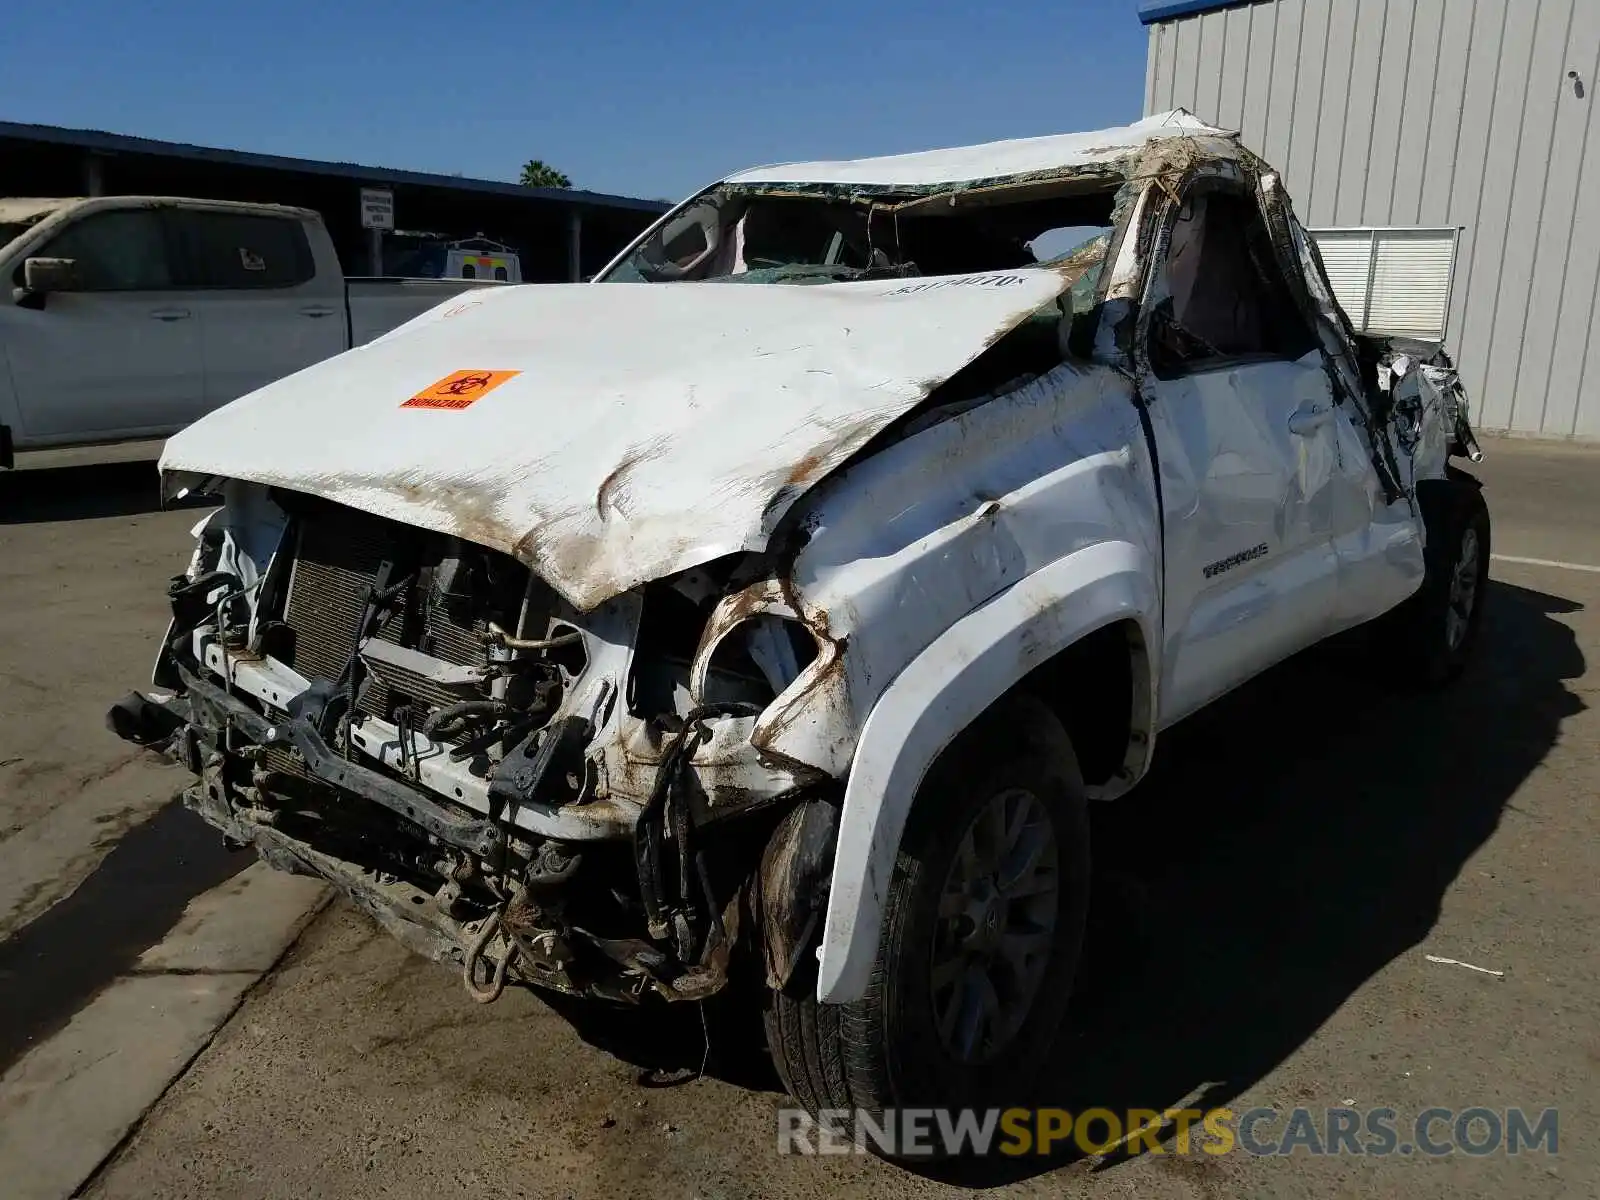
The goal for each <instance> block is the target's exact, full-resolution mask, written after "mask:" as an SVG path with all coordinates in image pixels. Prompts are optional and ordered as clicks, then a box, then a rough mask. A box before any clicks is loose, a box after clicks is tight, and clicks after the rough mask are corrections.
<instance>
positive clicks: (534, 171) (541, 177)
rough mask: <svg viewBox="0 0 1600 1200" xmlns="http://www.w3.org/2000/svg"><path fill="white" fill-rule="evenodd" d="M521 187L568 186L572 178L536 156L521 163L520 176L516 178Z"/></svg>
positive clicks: (570, 184)
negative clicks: (518, 178)
mask: <svg viewBox="0 0 1600 1200" xmlns="http://www.w3.org/2000/svg"><path fill="white" fill-rule="evenodd" d="M518 182H519V183H521V184H522V186H523V187H543V188H569V187H571V186H572V180H571V179H569V178H568V177H567V174H566V172H564V171H558V170H556V169H555V168H554V167H552V166H551V165H550V164H549V163H546V162H541V161H540V160H539V159H537V158H530V159H529V160H528V161H527V162H525V163H523V164H522V178H521V179H520V180H518Z"/></svg>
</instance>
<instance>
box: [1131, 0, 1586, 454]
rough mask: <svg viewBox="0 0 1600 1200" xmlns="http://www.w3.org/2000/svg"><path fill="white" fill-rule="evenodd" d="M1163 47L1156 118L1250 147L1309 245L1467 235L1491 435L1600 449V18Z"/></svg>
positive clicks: (1356, 25)
mask: <svg viewBox="0 0 1600 1200" xmlns="http://www.w3.org/2000/svg"><path fill="white" fill-rule="evenodd" d="M1149 37H1150V59H1149V63H1148V64H1147V72H1146V89H1145V98H1146V105H1145V108H1146V111H1147V112H1160V111H1162V110H1164V109H1168V108H1187V109H1189V110H1191V111H1193V112H1195V113H1197V114H1198V115H1199V116H1201V117H1204V118H1205V119H1207V120H1209V121H1213V122H1215V123H1217V124H1220V125H1225V126H1227V127H1229V128H1234V129H1238V130H1239V131H1240V133H1241V134H1242V135H1243V137H1244V140H1245V142H1246V144H1248V145H1249V146H1251V147H1252V148H1254V149H1256V150H1257V151H1259V152H1260V153H1261V154H1262V155H1263V156H1264V157H1266V158H1267V159H1268V160H1269V161H1271V162H1272V163H1274V164H1275V165H1277V166H1278V167H1279V168H1280V169H1281V170H1282V171H1283V173H1284V179H1285V182H1286V184H1287V186H1288V188H1289V191H1290V194H1291V195H1293V196H1294V197H1295V206H1296V208H1297V209H1298V211H1299V213H1300V217H1301V220H1302V221H1304V222H1305V223H1306V224H1307V225H1313V226H1348V225H1380V226H1383V225H1428V226H1442V225H1459V226H1461V227H1462V235H1461V242H1460V247H1459V258H1458V262H1457V266H1456V279H1455V290H1454V293H1453V296H1452V303H1451V314H1450V323H1449V325H1450V331H1451V332H1450V335H1449V343H1450V347H1449V348H1450V351H1451V353H1452V354H1453V355H1454V356H1455V357H1456V360H1457V362H1458V363H1459V364H1460V367H1461V371H1462V375H1463V377H1464V379H1465V381H1466V383H1467V386H1468V387H1469V389H1470V390H1471V393H1472V395H1473V397H1474V401H1475V405H1476V416H1477V420H1478V423H1479V424H1480V425H1481V426H1482V427H1484V428H1486V429H1516V430H1520V431H1527V432H1539V433H1544V434H1548V435H1554V436H1562V437H1565V436H1573V435H1576V436H1580V437H1600V345H1596V344H1595V343H1600V337H1595V336H1594V335H1593V328H1594V325H1595V323H1596V320H1597V318H1600V294H1597V289H1600V205H1597V204H1596V202H1595V200H1594V197H1595V196H1597V195H1600V145H1597V142H1600V121H1596V120H1594V119H1593V118H1592V113H1593V109H1594V105H1595V102H1596V98H1597V94H1596V93H1597V85H1600V0H1537V2H1536V3H1535V2H1532V0H1261V2H1258V3H1254V4H1248V5H1244V6H1242V7H1235V8H1229V9H1224V10H1221V11H1215V12H1206V13H1200V14H1196V15H1193V16H1185V17H1180V18H1178V19H1176V20H1171V21H1165V22H1161V23H1159V24H1155V25H1151V26H1150V35H1149ZM1569 71H1576V72H1577V73H1578V76H1579V79H1580V81H1581V82H1582V85H1583V88H1584V95H1583V97H1582V98H1579V97H1578V96H1577V95H1575V94H1574V90H1573V81H1572V80H1571V79H1569V78H1568V72H1569ZM1585 218H1587V219H1585ZM1436 300H1437V297H1426V298H1419V301H1418V302H1419V303H1422V302H1424V301H1426V302H1429V303H1432V302H1436Z"/></svg>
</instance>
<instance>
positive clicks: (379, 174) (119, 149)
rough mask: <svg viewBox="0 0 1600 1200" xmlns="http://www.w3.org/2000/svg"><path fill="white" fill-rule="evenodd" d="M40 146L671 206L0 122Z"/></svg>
mask: <svg viewBox="0 0 1600 1200" xmlns="http://www.w3.org/2000/svg"><path fill="white" fill-rule="evenodd" d="M5 139H15V140H17V141H24V142H34V143H43V144H46V145H55V146H62V147H69V148H73V149H78V150H83V151H85V152H87V153H91V154H108V155H111V154H137V155H145V156H149V157H153V158H166V159H174V160H184V161H187V162H197V163H210V164H213V165H216V166H224V167H248V168H256V169H262V170H278V171H290V172H294V173H295V174H298V175H325V176H329V177H333V178H337V179H341V180H348V181H351V182H357V183H363V184H371V185H375V186H379V187H384V186H390V187H392V186H397V185H400V186H411V187H434V188H448V189H450V190H452V191H461V192H478V193H482V194H486V195H497V196H505V197H515V198H518V199H529V198H533V199H541V200H553V201H556V202H558V203H560V204H563V205H567V206H573V205H576V206H578V207H581V208H591V209H625V210H630V211H634V212H646V213H661V212H665V211H666V209H667V208H668V207H669V206H668V205H667V204H664V203H663V202H661V201H659V200H643V199H639V198H638V197H634V196H614V195H610V194H608V193H605V192H590V191H584V190H581V189H568V188H541V187H524V186H523V185H522V184H519V183H506V182H503V181H500V180H494V179H466V178H463V177H461V176H457V175H438V174H434V173H431V172H427V171H402V170H396V169H394V168H392V167H369V166H366V165H364V164H361V163H350V162H327V161H323V160H320V159H311V158H291V157H288V156H285V155H279V154H256V153H253V152H251V151H247V150H222V149H218V148H216V147H212V146H195V145H190V144H189V143H186V142H163V141H158V140H157V139H155V138H143V137H133V136H130V135H128V134H122V133H105V132H103V131H101V130H97V129H66V128H62V127H60V126H56V125H27V124H21V123H19V122H15V121H0V140H5Z"/></svg>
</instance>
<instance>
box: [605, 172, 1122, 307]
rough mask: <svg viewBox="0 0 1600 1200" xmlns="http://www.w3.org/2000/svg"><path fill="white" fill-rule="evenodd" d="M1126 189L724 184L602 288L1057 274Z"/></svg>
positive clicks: (650, 240)
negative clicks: (807, 189)
mask: <svg viewBox="0 0 1600 1200" xmlns="http://www.w3.org/2000/svg"><path fill="white" fill-rule="evenodd" d="M1118 183H1120V181H1117V180H1101V179H1096V180H1094V181H1092V184H1086V183H1085V181H1083V180H1080V179H1068V180H1058V181H1052V182H1048V183H1040V182H1038V181H1033V182H1030V183H1028V184H1026V185H1018V186H1014V187H997V188H989V189H983V190H981V191H978V190H973V191H966V192H953V193H950V194H948V195H940V196H917V197H911V196H906V195H898V196H897V195H884V196H882V197H878V196H873V197H870V198H868V197H863V196H859V195H853V194H845V193H843V192H842V191H841V190H837V189H836V190H818V191H816V192H813V193H796V192H793V191H788V192H783V193H781V194H779V193H774V191H773V190H772V189H770V188H768V189H763V188H744V187H739V186H737V185H724V186H722V187H718V188H715V189H713V190H712V191H710V192H708V193H706V194H705V195H704V196H702V197H701V198H700V199H698V200H697V201H695V202H694V203H693V204H691V205H689V206H688V207H687V208H685V209H683V210H682V211H681V212H679V213H678V214H677V215H676V216H674V217H672V218H671V219H669V220H668V221H666V222H665V223H663V224H662V225H661V227H660V228H659V229H657V230H656V231H655V232H654V233H653V234H651V235H650V236H649V237H647V238H646V239H645V240H644V241H643V242H642V243H640V245H639V246H638V247H637V248H636V249H635V250H634V251H633V252H632V253H631V254H630V255H628V257H627V258H625V259H624V260H623V261H622V262H621V263H619V264H618V265H617V267H616V268H614V269H613V270H612V271H611V272H609V273H608V274H607V275H605V276H604V277H603V279H604V281H607V282H635V283H637V282H651V283H662V282H672V281H678V280H711V279H715V280H726V281H731V282H744V283H826V282H836V281H841V280H853V279H870V278H883V277H897V276H905V275H966V274H974V273H978V272H982V271H1001V270H1015V269H1018V268H1025V267H1036V266H1041V265H1054V264H1055V262H1056V261H1058V260H1059V258H1060V257H1061V251H1062V250H1064V249H1066V248H1067V247H1069V246H1072V245H1074V244H1075V243H1076V244H1077V245H1078V246H1080V247H1081V244H1082V242H1083V240H1084V238H1085V237H1086V236H1093V235H1096V234H1098V233H1101V232H1104V231H1106V230H1108V229H1109V228H1110V227H1111V225H1112V220H1113V207H1114V203H1115V199H1116V194H1117V192H1116V186H1117V184H1118ZM1074 234H1075V235H1076V236H1075V237H1074V236H1073V235H1074ZM1096 277H1097V276H1096ZM1090 290H1091V292H1092V282H1091V287H1090Z"/></svg>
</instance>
